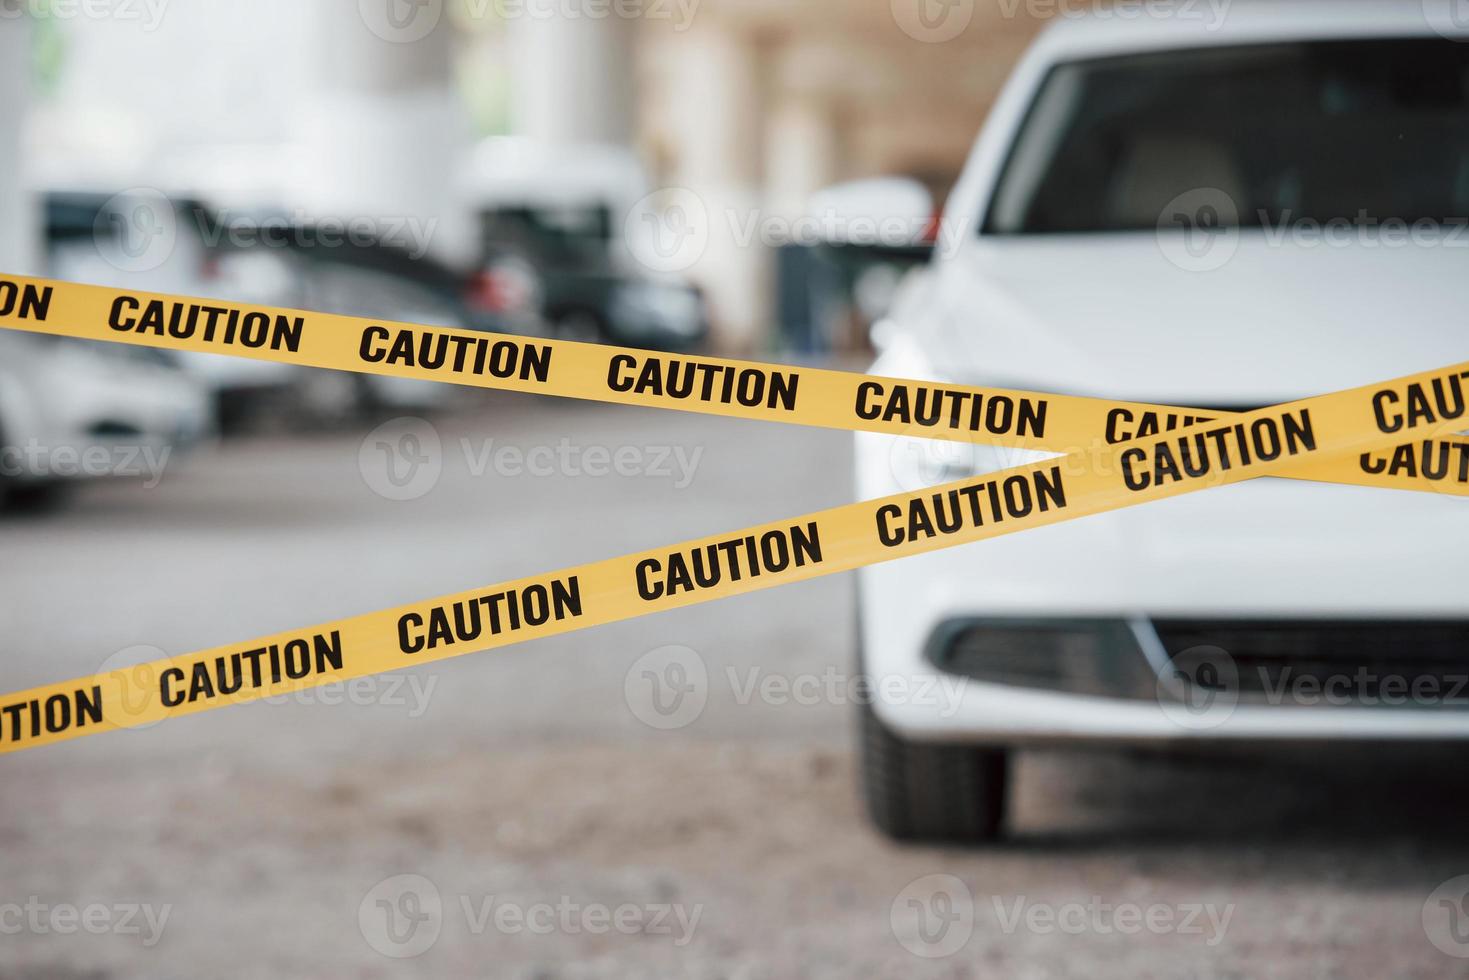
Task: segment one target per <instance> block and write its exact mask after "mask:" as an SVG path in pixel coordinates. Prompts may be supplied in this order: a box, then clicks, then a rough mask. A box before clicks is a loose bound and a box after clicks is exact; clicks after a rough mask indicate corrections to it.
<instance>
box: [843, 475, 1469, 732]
mask: <svg viewBox="0 0 1469 980" xmlns="http://www.w3.org/2000/svg"><path fill="white" fill-rule="evenodd" d="M889 458H890V454H889V453H886V452H882V451H878V452H863V451H861V450H860V449H859V475H861V474H863V473H865V475H866V478H865V479H863V480H862V481H860V482H862V483H863V484H864V485H863V486H862V491H863V494H864V496H874V495H876V494H877V493H882V492H892V490H893V489H896V488H895V487H892V486H882V485H881V484H882V483H883V480H882V472H881V471H882V470H883V469H884V467H885V466H886V465H887V460H888V459H889ZM863 466H866V467H867V469H866V470H863V469H861V468H862V467H863ZM1466 551H1469V501H1466V500H1464V499H1463V498H1453V497H1447V496H1437V495H1433V494H1413V493H1400V492H1392V491H1382V490H1373V489H1367V488H1355V487H1344V486H1327V485H1316V484H1306V483H1298V482H1293V481H1284V480H1257V481H1253V482H1251V483H1248V484H1241V485H1237V486H1230V487H1221V488H1217V489H1213V490H1208V491H1204V492H1201V493H1197V494H1191V495H1187V496H1183V497H1178V498H1174V499H1170V500H1166V501H1160V502H1155V503H1151V504H1149V505H1147V506H1145V507H1139V508H1135V509H1127V510H1121V511H1116V512H1113V513H1110V514H1105V515H1100V516H1096V517H1089V518H1084V519H1081V520H1078V521H1073V522H1070V523H1067V524H1062V525H1056V526H1053V527H1047V528H1041V529H1038V530H1033V531H1027V532H1025V533H1023V534H1018V535H1015V536H1013V537H1004V538H999V539H995V540H991V541H985V542H980V543H978V544H974V545H966V546H961V547H958V548H953V549H949V550H947V551H941V552H935V553H933V554H930V555H924V556H921V557H917V558H911V559H906V560H904V561H900V562H894V563H890V564H886V565H878V566H872V567H869V568H866V569H863V570H862V571H861V572H860V573H859V581H860V595H861V597H862V598H861V602H860V609H859V623H860V629H861V633H862V636H861V642H862V647H863V652H864V659H865V667H866V670H867V672H868V673H870V674H871V675H873V677H874V680H881V679H882V678H884V677H892V676H898V677H906V678H913V677H920V676H923V675H932V674H933V673H934V672H935V670H936V669H938V670H940V671H941V673H943V674H944V675H945V676H964V674H963V672H962V671H960V670H958V669H957V668H955V667H954V666H953V665H952V664H942V661H940V663H941V664H942V666H940V667H936V666H935V658H934V649H935V643H936V642H939V641H938V640H936V637H938V638H941V637H942V634H943V632H944V631H945V630H951V629H952V628H953V625H954V624H955V623H964V622H973V621H975V620H980V621H1027V620H1028V621H1033V622H1043V623H1057V622H1068V621H1073V622H1074V621H1075V620H1076V619H1077V618H1083V619H1091V620H1094V621H1099V622H1106V623H1110V624H1114V626H1116V625H1118V624H1120V625H1121V627H1122V628H1123V629H1125V630H1127V631H1128V632H1129V633H1130V634H1131V635H1132V636H1133V637H1134V638H1137V637H1139V636H1140V637H1141V638H1142V639H1141V640H1140V641H1139V643H1140V646H1141V647H1142V648H1143V649H1144V652H1145V653H1146V648H1147V647H1148V643H1147V642H1146V641H1147V637H1148V634H1149V633H1150V632H1151V624H1154V623H1156V622H1158V621H1160V620H1194V621H1201V622H1208V623H1223V624H1228V623H1231V622H1243V621H1279V620H1286V621H1297V622H1299V621H1327V622H1341V623H1346V624H1351V623H1352V622H1355V621H1361V620H1383V621H1393V622H1400V623H1404V624H1417V623H1424V622H1445V621H1464V620H1469V576H1466V575H1465V574H1464V567H1465V562H1464V558H1465V553H1466ZM1151 655H1152V658H1153V662H1152V663H1151V664H1149V663H1148V661H1147V657H1146V656H1144V657H1143V658H1142V660H1141V663H1142V664H1143V665H1144V666H1145V667H1151V669H1152V671H1153V677H1154V683H1155V685H1156V684H1162V685H1163V686H1164V687H1165V688H1166V687H1167V686H1168V685H1169V684H1172V683H1173V682H1174V681H1175V680H1176V679H1175V678H1172V677H1170V676H1169V674H1170V669H1169V662H1168V659H1167V658H1166V657H1164V656H1161V655H1160V654H1159V653H1158V651H1157V650H1156V649H1154V650H1152V654H1151ZM1123 656H1124V655H1122V654H1118V653H1116V652H1115V651H1114V652H1112V653H1109V654H1102V655H1099V656H1098V658H1097V663H1096V664H1095V665H1094V666H1095V668H1096V669H1097V670H1098V671H1099V672H1100V673H1101V674H1103V675H1127V676H1128V678H1129V679H1128V681H1127V684H1129V685H1130V690H1129V691H1127V692H1123V691H1119V690H1109V689H1107V687H1106V686H1105V685H1102V686H1093V687H1092V688H1090V689H1089V688H1087V687H1086V686H1084V685H1083V686H1080V687H1078V686H1077V685H1068V684H1064V683H1051V684H1046V683H1041V684H1035V683H1029V684H1025V683H1013V682H1007V683H996V682H995V681H994V678H993V677H987V676H983V672H980V673H981V676H964V683H963V685H962V688H960V690H959V694H958V696H957V698H956V700H955V701H954V703H952V704H948V705H946V710H944V711H942V712H938V711H934V710H932V708H931V707H930V706H928V705H925V704H921V703H907V702H903V701H887V702H884V701H881V700H880V701H878V702H877V703H876V704H875V708H876V710H877V712H878V714H879V716H880V717H881V718H882V719H883V721H884V722H885V723H887V724H888V725H889V726H890V727H891V728H893V729H894V730H895V731H897V732H899V733H900V734H902V735H904V736H905V737H908V738H912V739H916V740H931V741H947V742H975V743H997V744H1015V743H1028V742H1067V741H1096V740H1101V741H1111V742H1122V743H1129V742H1131V743H1169V742H1187V741H1197V740H1226V741H1227V740H1291V739H1326V738H1330V739H1362V740H1382V739H1406V740H1437V739H1457V738H1469V710H1463V709H1462V708H1456V707H1455V706H1454V705H1452V704H1449V705H1439V704H1435V703H1434V701H1433V699H1428V703H1427V704H1424V703H1422V702H1421V700H1420V699H1415V698H1412V697H1410V698H1408V699H1407V700H1406V701H1404V702H1403V703H1401V704H1400V705H1393V704H1384V703H1382V702H1381V701H1378V702H1377V703H1375V704H1373V705H1372V706H1371V707H1358V706H1356V704H1355V703H1354V702H1353V701H1352V700H1351V699H1350V698H1347V699H1345V700H1342V699H1340V698H1338V699H1336V700H1333V701H1331V702H1330V703H1326V704H1320V705H1316V706H1308V705H1303V704H1301V703H1300V699H1299V698H1294V697H1292V698H1287V699H1286V700H1285V701H1284V702H1282V703H1270V702H1268V701H1262V700H1260V699H1259V698H1255V697H1252V696H1251V695H1250V694H1249V693H1248V692H1246V693H1245V695H1244V696H1238V694H1236V695H1234V696H1230V695H1226V696H1224V697H1222V698H1216V699H1213V700H1209V699H1208V698H1207V697H1205V698H1204V700H1206V701H1208V703H1207V704H1204V705H1203V707H1202V710H1195V708H1197V707H1198V706H1197V705H1195V706H1194V707H1189V706H1188V705H1187V699H1185V705H1184V707H1182V708H1180V705H1179V704H1178V703H1175V702H1176V701H1177V698H1170V697H1168V696H1167V692H1166V690H1164V691H1159V690H1155V691H1154V692H1153V693H1152V695H1151V696H1150V695H1149V693H1148V691H1147V687H1148V684H1147V677H1146V676H1145V675H1142V679H1141V681H1139V676H1140V675H1138V674H1137V672H1136V668H1137V666H1138V664H1137V663H1131V664H1128V663H1123V662H1122V660H1121V658H1122V657H1123ZM1125 656H1127V657H1132V656H1134V654H1126V655H1125ZM1458 664H1461V665H1462V668H1463V672H1464V673H1469V649H1466V650H1464V651H1463V655H1462V659H1461V660H1460V661H1458ZM1458 664H1454V663H1450V664H1449V668H1450V669H1449V670H1448V672H1449V673H1453V672H1454V669H1457V666H1458ZM1379 666H1380V665H1379ZM1389 666H1391V664H1389ZM972 673H973V672H970V674H971V675H972ZM1403 673H1405V674H1408V673H1411V671H1410V669H1409V668H1408V667H1407V665H1406V664H1405V665H1404V671H1403ZM1139 692H1141V694H1139ZM1175 693H1176V692H1175ZM1440 693H1442V694H1444V695H1447V694H1450V693H1456V694H1457V695H1458V696H1459V697H1469V693H1466V692H1463V691H1460V692H1450V691H1448V690H1447V689H1442V690H1441V692H1440ZM1205 694H1207V692H1199V691H1195V692H1194V696H1195V698H1196V699H1197V698H1198V697H1201V696H1202V695H1205ZM1424 707H1433V708H1437V710H1423V708H1424Z"/></svg>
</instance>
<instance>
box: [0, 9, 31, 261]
mask: <svg viewBox="0 0 1469 980" xmlns="http://www.w3.org/2000/svg"><path fill="white" fill-rule="evenodd" d="M30 75H31V47H30V24H29V23H28V22H27V21H26V20H25V18H9V17H7V18H3V19H0V92H4V93H5V97H4V98H3V99H0V176H3V179H0V272H14V273H19V274H22V275H25V274H35V273H37V272H39V271H41V270H40V269H39V268H38V264H39V255H40V235H41V232H40V219H39V214H38V208H37V204H36V201H35V199H34V197H33V196H32V194H31V190H30V187H29V181H27V180H26V179H25V178H26V174H25V168H24V165H23V164H24V154H23V147H22V142H23V136H24V131H25V119H26V113H27V111H28V109H29V106H30V98H29V91H30Z"/></svg>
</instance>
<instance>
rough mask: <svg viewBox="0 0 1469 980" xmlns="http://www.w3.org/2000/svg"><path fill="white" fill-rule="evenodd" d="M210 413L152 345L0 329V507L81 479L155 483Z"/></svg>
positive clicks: (206, 426)
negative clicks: (153, 349)
mask: <svg viewBox="0 0 1469 980" xmlns="http://www.w3.org/2000/svg"><path fill="white" fill-rule="evenodd" d="M213 421H214V414H213V405H212V404H211V402H210V399H209V395H208V392H207V391H206V390H205V389H204V388H203V387H202V386H201V385H200V384H199V383H198V382H196V381H194V380H193V379H192V378H190V377H188V376H187V375H186V374H185V373H184V372H183V371H181V370H179V368H178V367H176V366H175V365H174V364H173V363H172V362H171V361H170V360H169V359H168V358H167V357H166V356H165V355H162V354H161V353H159V352H157V351H152V350H149V349H147V348H142V347H129V346H125V345H122V344H106V343H99V342H94V341H84V340H72V339H69V338H63V337H49V336H44V335H41V334H33V333H22V332H17V331H11V330H0V509H5V508H7V507H8V508H12V509H14V508H20V507H26V506H38V505H42V504H45V503H49V502H50V501H52V500H54V499H56V498H57V496H58V494H59V492H60V491H62V490H64V489H65V488H67V487H69V486H73V485H74V484H75V483H76V481H78V480H81V479H87V478H102V477H118V478H127V479H134V480H141V481H144V482H145V483H151V484H156V483H157V482H159V481H160V480H162V479H163V477H164V473H165V470H166V469H167V468H168V467H169V466H172V465H176V463H177V461H178V456H179V454H180V453H181V452H182V451H183V450H185V449H186V448H188V447H190V446H192V445H193V444H194V443H196V442H197V441H198V440H199V439H201V438H203V437H205V436H207V435H209V434H210V433H211V431H212V429H213Z"/></svg>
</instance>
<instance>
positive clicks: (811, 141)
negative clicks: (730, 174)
mask: <svg viewBox="0 0 1469 980" xmlns="http://www.w3.org/2000/svg"><path fill="white" fill-rule="evenodd" d="M765 146H766V153H765V186H766V191H767V195H768V198H769V200H770V206H771V209H772V210H774V211H776V212H778V213H780V214H785V215H789V216H791V217H799V216H801V215H804V214H805V213H806V208H807V204H808V203H809V201H810V198H811V195H812V194H814V193H816V192H817V191H819V190H821V189H822V188H823V187H829V186H831V185H832V184H835V183H837V182H838V181H840V180H841V179H842V173H841V170H840V137H839V134H838V130H837V126H836V119H835V115H834V112H833V110H832V109H831V107H830V106H828V105H827V104H826V103H825V102H824V101H823V100H822V99H820V98H818V97H815V96H788V97H786V98H783V99H782V100H781V101H780V103H779V104H778V105H777V106H776V107H775V109H774V111H773V112H772V113H771V116H770V122H769V126H768V129H767V133H766V138H765Z"/></svg>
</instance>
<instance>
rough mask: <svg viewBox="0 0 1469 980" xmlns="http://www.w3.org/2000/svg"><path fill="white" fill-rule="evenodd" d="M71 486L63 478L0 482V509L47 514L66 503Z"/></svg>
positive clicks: (11, 511)
mask: <svg viewBox="0 0 1469 980" xmlns="http://www.w3.org/2000/svg"><path fill="white" fill-rule="evenodd" d="M72 490H73V486H72V484H71V483H68V482H67V481H65V480H45V481H42V482H39V483H11V484H10V485H9V486H5V485H4V484H3V483H0V510H3V511H8V512H10V513H12V514H49V513H50V512H52V511H54V510H57V509H59V508H60V507H61V505H62V504H64V503H66V501H67V498H68V497H70V496H71V491H72Z"/></svg>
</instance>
